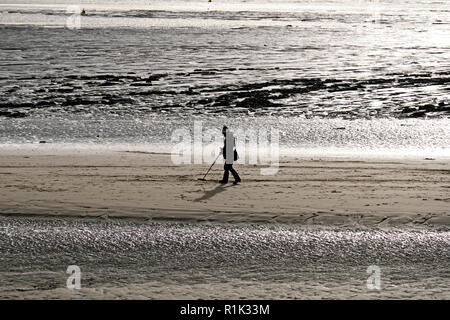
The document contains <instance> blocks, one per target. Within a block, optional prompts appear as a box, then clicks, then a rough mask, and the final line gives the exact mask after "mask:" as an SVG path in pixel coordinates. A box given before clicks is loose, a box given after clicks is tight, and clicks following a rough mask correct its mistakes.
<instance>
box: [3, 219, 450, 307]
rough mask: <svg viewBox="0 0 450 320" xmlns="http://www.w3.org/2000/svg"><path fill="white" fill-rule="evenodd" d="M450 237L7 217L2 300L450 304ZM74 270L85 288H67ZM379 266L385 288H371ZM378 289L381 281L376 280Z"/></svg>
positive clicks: (420, 232)
mask: <svg viewBox="0 0 450 320" xmlns="http://www.w3.org/2000/svg"><path fill="white" fill-rule="evenodd" d="M449 236H450V234H449V232H448V231H433V230H430V229H428V228H426V229H423V228H421V229H412V228H383V229H380V228H374V227H364V228H355V227H352V228H347V227H334V228H333V227H313V226H307V227H306V226H298V225H281V224H279V225H269V224H252V225H250V224H239V225H234V224H228V225H224V224H204V223H195V224H186V223H172V222H168V223H155V222H146V221H142V220H141V221H132V220H129V219H92V218H67V217H66V218H42V217H25V218H24V217H0V248H1V252H2V254H1V255H0V298H2V299H11V298H16V299H42V298H47V299H382V298H385V299H386V298H389V299H400V298H401V299H449V298H450V295H449V294H450V279H449V275H448V268H449V257H450V252H449V247H448V241H449ZM69 265H76V266H78V267H79V268H80V271H81V281H80V286H81V288H80V289H79V290H69V289H67V288H66V281H67V279H68V277H69V274H67V273H66V271H67V268H68V266H69ZM369 267H371V268H374V267H378V268H379V270H380V281H381V282H380V287H379V289H377V288H372V287H368V286H367V281H368V278H369V276H370V275H371V274H370V273H368V272H367V269H368V268H369ZM370 283H372V282H370Z"/></svg>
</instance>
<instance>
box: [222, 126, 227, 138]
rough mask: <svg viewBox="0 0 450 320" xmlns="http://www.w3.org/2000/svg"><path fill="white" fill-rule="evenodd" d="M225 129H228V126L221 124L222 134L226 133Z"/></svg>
mask: <svg viewBox="0 0 450 320" xmlns="http://www.w3.org/2000/svg"><path fill="white" fill-rule="evenodd" d="M227 130H228V127H227V126H223V128H222V134H223V135H224V136H225V135H226V134H227Z"/></svg>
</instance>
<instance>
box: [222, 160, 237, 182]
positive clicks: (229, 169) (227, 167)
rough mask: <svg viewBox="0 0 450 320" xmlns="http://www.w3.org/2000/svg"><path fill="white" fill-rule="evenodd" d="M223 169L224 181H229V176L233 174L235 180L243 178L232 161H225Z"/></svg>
mask: <svg viewBox="0 0 450 320" xmlns="http://www.w3.org/2000/svg"><path fill="white" fill-rule="evenodd" d="M223 169H224V170H225V171H224V172H223V179H222V181H223V182H228V176H229V175H230V172H231V174H232V175H233V178H234V180H235V181H240V180H241V178H240V177H239V175H238V173H237V172H236V170H234V168H233V165H232V164H231V163H230V164H228V163H225V165H224V166H223Z"/></svg>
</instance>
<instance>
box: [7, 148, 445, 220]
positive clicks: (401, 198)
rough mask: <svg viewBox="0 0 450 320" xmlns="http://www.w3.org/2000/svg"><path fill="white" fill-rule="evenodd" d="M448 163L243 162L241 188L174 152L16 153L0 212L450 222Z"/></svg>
mask: <svg viewBox="0 0 450 320" xmlns="http://www.w3.org/2000/svg"><path fill="white" fill-rule="evenodd" d="M449 164H450V162H449V160H448V159H441V160H439V159H429V160H399V159H396V160H379V159H374V160H370V159H362V160H359V159H353V160H351V159H342V158H340V159H338V158H334V159H333V158H323V159H320V158H308V159H305V158H300V157H298V158H296V157H284V158H281V159H280V163H279V170H278V172H277V174H275V175H261V168H264V167H267V166H262V165H245V164H241V165H240V164H236V165H235V168H236V169H237V170H238V172H239V173H240V175H241V178H242V183H240V184H239V185H233V184H232V183H231V181H232V177H231V180H230V183H229V184H227V185H220V184H218V180H220V179H221V175H222V165H221V164H216V165H215V166H214V167H213V169H212V170H211V172H210V173H209V174H208V176H207V177H206V179H207V181H199V180H198V178H201V177H202V176H203V174H204V173H205V172H206V170H207V168H208V167H209V164H203V165H193V164H192V165H175V164H173V163H172V161H171V157H170V154H157V153H146V152H134V151H128V152H99V153H95V152H91V153H75V152H73V153H66V152H53V153H51V154H47V153H39V152H31V151H23V152H20V151H17V152H12V151H9V152H8V151H7V152H5V153H2V157H1V158H0V175H1V179H0V188H1V190H2V192H1V194H0V213H1V214H3V215H5V214H10V215H14V214H20V215H46V216H47V215H51V216H73V217H80V216H82V217H85V216H88V217H103V218H107V217H128V218H145V219H148V220H152V221H182V222H220V223H222V222H223V223H287V224H302V225H328V226H330V225H331V226H355V225H362V226H404V225H410V226H414V225H432V226H438V227H443V228H448V226H449V225H450V193H449V191H450V175H449V172H450V170H449Z"/></svg>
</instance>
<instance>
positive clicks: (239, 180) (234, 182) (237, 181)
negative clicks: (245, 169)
mask: <svg viewBox="0 0 450 320" xmlns="http://www.w3.org/2000/svg"><path fill="white" fill-rule="evenodd" d="M239 182H241V179H237V180H234V181H233V184H238V183H239Z"/></svg>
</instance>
